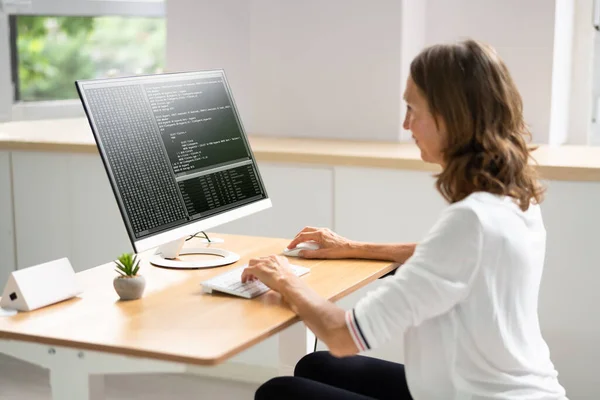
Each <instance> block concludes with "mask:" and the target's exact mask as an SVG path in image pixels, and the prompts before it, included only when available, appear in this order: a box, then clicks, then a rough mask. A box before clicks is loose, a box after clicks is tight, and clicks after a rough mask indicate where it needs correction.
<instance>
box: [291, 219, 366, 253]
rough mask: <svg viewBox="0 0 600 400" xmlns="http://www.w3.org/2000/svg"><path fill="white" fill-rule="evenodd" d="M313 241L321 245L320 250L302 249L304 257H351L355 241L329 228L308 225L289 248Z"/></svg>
mask: <svg viewBox="0 0 600 400" xmlns="http://www.w3.org/2000/svg"><path fill="white" fill-rule="evenodd" d="M308 241H313V242H316V243H317V244H318V245H319V249H318V250H308V249H307V250H302V251H301V252H300V254H299V256H300V257H304V258H351V257H352V250H353V248H354V247H355V244H356V243H355V242H352V241H350V240H348V239H346V238H345V237H342V236H340V235H338V234H337V233H335V232H333V231H331V230H330V229H328V228H313V227H311V226H307V227H306V228H304V229H302V230H301V231H300V233H298V234H297V235H296V237H295V238H294V240H292V241H291V242H290V244H288V246H287V247H288V249H293V248H295V247H296V246H297V245H298V244H299V243H302V242H308Z"/></svg>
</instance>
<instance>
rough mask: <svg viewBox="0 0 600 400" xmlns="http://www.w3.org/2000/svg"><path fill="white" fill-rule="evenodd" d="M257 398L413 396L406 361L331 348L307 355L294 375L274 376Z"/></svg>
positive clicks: (313, 399) (353, 399)
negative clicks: (340, 355)
mask: <svg viewBox="0 0 600 400" xmlns="http://www.w3.org/2000/svg"><path fill="white" fill-rule="evenodd" d="M254 398H255V399H256V400H271V399H278V400H279V399H285V400H294V399H302V400H305V399H311V400H320V399H348V400H360V399H363V400H366V399H395V400H404V399H406V400H412V397H411V396H410V392H409V391H408V386H407V385H406V375H405V374H404V365H402V364H396V363H392V362H389V361H383V360H378V359H376V358H372V357H364V356H353V357H344V358H337V357H334V356H332V355H331V354H330V353H329V352H327V351H318V352H316V353H311V354H309V355H307V356H304V358H302V359H301V360H300V361H299V362H298V364H297V365H296V369H295V370H294V376H281V377H278V378H273V379H271V380H270V381H268V382H266V383H265V384H263V385H262V386H261V387H260V388H258V390H257V391H256V395H255V397H254Z"/></svg>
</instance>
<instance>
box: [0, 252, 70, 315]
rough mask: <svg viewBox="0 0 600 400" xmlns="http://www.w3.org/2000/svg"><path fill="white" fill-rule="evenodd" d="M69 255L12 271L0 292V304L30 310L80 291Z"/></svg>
mask: <svg viewBox="0 0 600 400" xmlns="http://www.w3.org/2000/svg"><path fill="white" fill-rule="evenodd" d="M80 293H81V291H79V290H78V288H77V282H76V278H75V271H73V267H72V266H71V263H70V262H69V259H68V258H61V259H59V260H55V261H50V262H47V263H44V264H39V265H36V266H33V267H29V268H25V269H20V270H18V271H13V272H12V273H11V274H10V276H9V277H8V282H6V286H5V287H4V292H2V300H0V307H3V308H7V309H11V310H18V311H33V310H35V309H38V308H40V307H44V306H47V305H50V304H54V303H57V302H59V301H63V300H67V299H70V298H71V297H75V296H77V295H78V294H80Z"/></svg>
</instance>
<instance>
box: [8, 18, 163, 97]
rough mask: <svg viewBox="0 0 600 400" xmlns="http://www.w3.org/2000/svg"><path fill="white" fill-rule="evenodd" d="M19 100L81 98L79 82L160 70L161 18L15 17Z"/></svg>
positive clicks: (161, 46) (161, 66)
mask: <svg viewBox="0 0 600 400" xmlns="http://www.w3.org/2000/svg"><path fill="white" fill-rule="evenodd" d="M16 30H17V32H16V33H17V38H16V40H17V52H18V54H17V59H18V76H19V99H20V100H24V101H39V100H60V99H73V98H77V91H76V89H75V84H74V82H75V80H77V79H90V78H104V77H112V76H127V75H135V74H152V73H157V72H161V71H162V70H163V68H164V59H165V55H164V53H165V24H164V20H163V19H158V18H127V17H95V18H92V17H39V16H19V17H17V28H16Z"/></svg>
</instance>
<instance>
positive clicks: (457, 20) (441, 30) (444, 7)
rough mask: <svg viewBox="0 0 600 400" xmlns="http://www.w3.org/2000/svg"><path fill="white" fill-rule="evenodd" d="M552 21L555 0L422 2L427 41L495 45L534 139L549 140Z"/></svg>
mask: <svg viewBox="0 0 600 400" xmlns="http://www.w3.org/2000/svg"><path fill="white" fill-rule="evenodd" d="M554 25H555V0H527V1H522V0H503V1H497V0H450V1H448V0H427V34H426V40H427V43H428V44H433V43H438V42H447V41H454V40H459V39H463V38H467V37H470V38H473V39H477V40H481V41H484V42H487V43H489V44H490V45H492V46H494V47H495V48H496V50H497V51H498V53H499V54H500V56H501V57H502V58H503V60H504V61H505V63H506V65H507V66H508V68H509V70H510V71H511V74H512V76H513V78H514V80H515V82H516V84H517V86H518V88H519V90H520V92H521V95H522V96H523V102H524V113H525V119H526V121H527V122H528V123H529V125H530V127H531V129H532V130H533V134H534V141H535V142H537V143H547V142H548V139H549V131H550V109H551V108H550V106H551V95H552V63H553V59H554V53H553V47H554Z"/></svg>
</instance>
